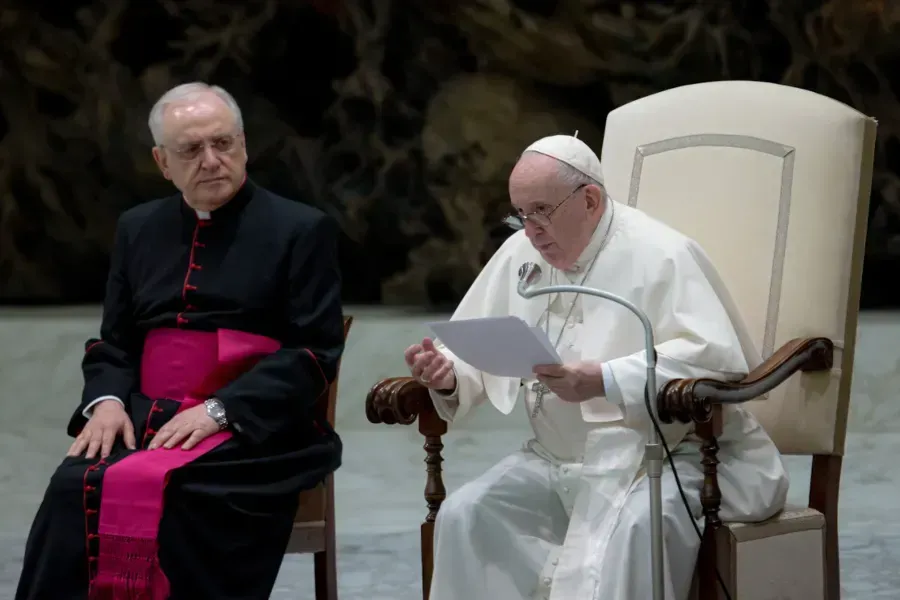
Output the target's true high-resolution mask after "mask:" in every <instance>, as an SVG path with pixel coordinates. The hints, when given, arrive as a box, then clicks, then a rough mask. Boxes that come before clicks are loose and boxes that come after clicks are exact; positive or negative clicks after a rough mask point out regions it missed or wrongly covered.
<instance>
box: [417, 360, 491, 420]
mask: <svg viewBox="0 0 900 600" xmlns="http://www.w3.org/2000/svg"><path fill="white" fill-rule="evenodd" d="M437 348H438V349H439V350H440V351H441V352H442V353H443V354H444V356H446V357H447V358H448V359H450V360H451V361H453V372H454V373H455V374H456V388H454V389H453V391H452V392H438V391H436V390H429V395H430V396H431V401H432V402H433V403H434V409H435V411H436V412H437V414H438V416H439V417H440V418H441V419H443V420H444V421H447V422H448V423H452V422H454V421H458V420H459V419H461V418H463V417H464V416H465V415H466V414H468V413H469V411H470V410H472V409H473V408H475V407H476V406H478V405H479V404H481V403H482V402H484V401H485V400H486V399H487V393H486V392H485V390H484V380H483V379H482V378H481V371H479V370H478V369H476V368H475V367H472V366H470V365H468V364H466V363H464V362H462V361H461V360H459V359H458V358H456V356H454V354H453V353H452V352H450V351H449V350H448V349H447V348H445V347H444V346H442V345H440V344H438V345H437Z"/></svg>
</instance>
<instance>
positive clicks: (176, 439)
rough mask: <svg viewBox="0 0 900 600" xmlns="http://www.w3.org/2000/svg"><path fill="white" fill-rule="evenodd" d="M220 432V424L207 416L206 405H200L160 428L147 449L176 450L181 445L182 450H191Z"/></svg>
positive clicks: (175, 417) (173, 418)
mask: <svg viewBox="0 0 900 600" xmlns="http://www.w3.org/2000/svg"><path fill="white" fill-rule="evenodd" d="M218 432H219V424H218V423H216V422H215V420H213V418H212V417H210V416H209V415H208V414H206V405H204V404H200V405H198V406H195V407H193V408H189V409H187V410H185V411H183V412H180V413H178V414H177V415H175V416H174V417H172V419H171V420H170V421H169V422H168V423H166V424H165V425H163V426H162V427H160V428H159V431H157V432H156V435H155V436H153V441H151V442H150V445H149V446H148V447H147V449H148V450H155V449H156V448H159V447H163V448H174V447H175V446H177V445H179V444H181V449H182V450H190V449H191V448H193V447H194V446H196V445H197V444H199V443H200V442H202V441H203V440H205V439H206V438H208V437H209V436H211V435H213V434H214V433H218ZM182 442H184V443H182Z"/></svg>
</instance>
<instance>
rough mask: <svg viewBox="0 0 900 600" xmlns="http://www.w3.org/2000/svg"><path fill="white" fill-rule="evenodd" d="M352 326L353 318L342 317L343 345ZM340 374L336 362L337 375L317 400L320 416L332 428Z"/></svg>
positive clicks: (339, 366)
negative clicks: (326, 391)
mask: <svg viewBox="0 0 900 600" xmlns="http://www.w3.org/2000/svg"><path fill="white" fill-rule="evenodd" d="M352 325H353V317H352V316H350V315H347V316H345V317H344V343H346V342H347V336H348V335H350V327H351V326H352ZM340 374H341V362H340V361H338V367H337V373H336V374H335V376H334V381H333V382H332V383H331V385H330V386H328V393H327V394H322V397H321V398H319V403H320V410H321V411H322V412H321V414H324V415H325V418H326V419H327V420H328V423H329V424H330V425H331V426H332V427H334V419H335V411H336V410H337V395H338V379H340Z"/></svg>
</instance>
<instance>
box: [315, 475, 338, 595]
mask: <svg viewBox="0 0 900 600" xmlns="http://www.w3.org/2000/svg"><path fill="white" fill-rule="evenodd" d="M325 499H326V500H325V550H323V551H322V552H316V553H315V554H314V555H313V565H314V568H315V578H316V600H337V597H338V587H337V541H336V539H335V531H334V475H329V476H328V479H327V480H326V482H325Z"/></svg>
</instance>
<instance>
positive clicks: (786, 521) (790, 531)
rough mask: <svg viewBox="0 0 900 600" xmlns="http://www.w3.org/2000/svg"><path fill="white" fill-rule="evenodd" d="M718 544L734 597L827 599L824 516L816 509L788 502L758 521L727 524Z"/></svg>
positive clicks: (744, 599)
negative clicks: (769, 517) (781, 509)
mask: <svg viewBox="0 0 900 600" xmlns="http://www.w3.org/2000/svg"><path fill="white" fill-rule="evenodd" d="M717 547H718V552H719V556H718V560H717V562H718V565H719V573H720V574H721V575H722V578H723V579H724V580H725V584H726V586H728V588H729V591H730V593H731V597H732V598H734V599H735V600H737V598H740V599H741V600H772V599H774V598H778V599H779V600H813V599H820V598H824V597H825V517H824V515H822V513H820V512H818V511H816V510H813V509H811V508H808V507H802V506H788V507H786V508H785V509H784V510H783V511H781V512H780V513H779V514H777V515H775V516H774V517H772V518H771V519H768V520H766V521H762V522H759V523H725V524H724V526H723V527H721V528H720V529H719V531H718V536H717Z"/></svg>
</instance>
